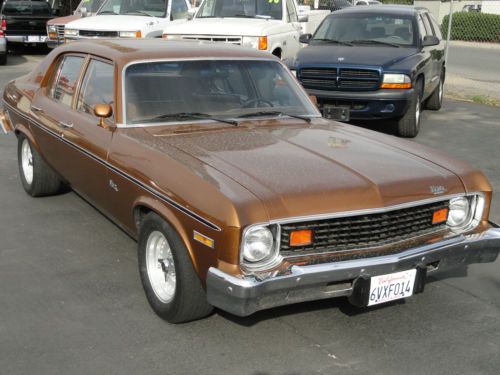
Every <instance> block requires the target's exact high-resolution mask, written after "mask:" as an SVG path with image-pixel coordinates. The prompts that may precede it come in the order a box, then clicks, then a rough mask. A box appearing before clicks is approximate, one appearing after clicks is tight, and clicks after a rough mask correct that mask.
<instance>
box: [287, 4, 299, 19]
mask: <svg viewBox="0 0 500 375" xmlns="http://www.w3.org/2000/svg"><path fill="white" fill-rule="evenodd" d="M286 10H287V15H286V21H287V22H298V21H299V19H298V18H297V11H296V10H295V4H294V3H293V0H286Z"/></svg>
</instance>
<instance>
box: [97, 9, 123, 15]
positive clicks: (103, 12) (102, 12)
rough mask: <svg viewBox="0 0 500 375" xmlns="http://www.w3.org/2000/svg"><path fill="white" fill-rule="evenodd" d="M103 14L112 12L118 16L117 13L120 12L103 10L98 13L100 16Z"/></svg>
mask: <svg viewBox="0 0 500 375" xmlns="http://www.w3.org/2000/svg"><path fill="white" fill-rule="evenodd" d="M101 14H112V15H114V16H117V15H118V13H115V12H113V11H112V10H103V11H101V12H99V13H97V15H98V16H100V15H101Z"/></svg>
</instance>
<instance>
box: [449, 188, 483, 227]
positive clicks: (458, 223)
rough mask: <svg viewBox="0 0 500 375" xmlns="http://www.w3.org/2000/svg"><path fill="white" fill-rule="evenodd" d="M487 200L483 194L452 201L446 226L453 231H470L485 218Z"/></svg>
mask: <svg viewBox="0 0 500 375" xmlns="http://www.w3.org/2000/svg"><path fill="white" fill-rule="evenodd" d="M484 204H485V199H484V196H483V195H482V194H478V195H472V196H468V197H457V198H452V199H450V206H449V212H448V220H447V222H446V224H447V225H448V226H449V227H450V228H451V229H452V230H469V229H472V228H474V227H476V226H477V225H478V224H479V222H480V221H481V219H482V217H483V211H484Z"/></svg>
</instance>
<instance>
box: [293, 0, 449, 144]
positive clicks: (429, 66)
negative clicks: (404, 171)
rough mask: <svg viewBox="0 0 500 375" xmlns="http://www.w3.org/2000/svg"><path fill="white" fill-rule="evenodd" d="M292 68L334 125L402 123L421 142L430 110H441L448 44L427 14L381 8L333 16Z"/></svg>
mask: <svg viewBox="0 0 500 375" xmlns="http://www.w3.org/2000/svg"><path fill="white" fill-rule="evenodd" d="M301 42H302V43H307V44H309V45H308V46H307V47H306V48H303V49H302V50H301V51H300V52H299V53H298V54H297V56H296V58H295V60H294V61H288V62H287V64H288V66H289V68H290V69H291V70H292V71H294V72H295V74H296V76H297V78H298V80H299V81H300V82H301V84H302V85H303V86H304V88H305V89H306V90H307V91H308V92H309V94H310V95H314V96H316V98H317V101H318V106H319V108H320V110H321V111H322V113H323V115H324V116H325V117H327V118H331V119H335V120H339V121H349V120H380V119H394V120H395V125H396V132H397V134H398V135H400V136H403V137H415V136H416V135H417V133H418V131H419V127H420V113H421V110H422V109H423V108H424V107H425V108H428V109H432V110H438V109H440V108H441V103H442V100H443V83H444V78H445V60H444V49H445V45H444V42H443V41H442V36H441V32H440V30H439V26H438V25H437V23H436V21H435V20H434V18H433V17H432V15H431V14H430V13H429V11H428V10H427V9H425V8H414V7H410V6H393V5H376V6H367V7H350V8H346V9H342V10H339V11H337V12H335V13H332V14H331V15H329V16H328V17H326V18H325V20H324V21H323V22H322V23H321V25H320V26H319V27H318V29H317V30H316V32H315V33H314V35H311V34H305V35H302V36H301Z"/></svg>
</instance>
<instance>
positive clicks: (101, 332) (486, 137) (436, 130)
mask: <svg viewBox="0 0 500 375" xmlns="http://www.w3.org/2000/svg"><path fill="white" fill-rule="evenodd" d="M38 58H39V57H32V56H28V57H20V56H19V57H18V58H16V57H13V58H12V59H11V62H12V64H14V65H12V66H11V67H9V68H8V69H5V68H3V67H2V68H0V91H2V88H3V86H4V84H5V83H6V82H7V81H8V80H10V79H12V78H14V77H15V76H17V75H19V74H21V73H23V72H26V71H28V70H29V69H31V67H32V66H33V64H34V63H35V61H36V60H37V59H38ZM499 116H500V109H499V108H493V107H485V106H480V105H476V104H472V103H462V102H455V101H449V100H447V101H445V104H444V107H443V109H442V110H441V111H440V112H424V113H423V127H422V132H421V134H420V135H419V136H418V137H417V138H416V141H417V142H420V143H424V144H427V145H430V146H434V147H438V148H440V149H443V150H446V151H448V152H449V153H451V154H452V155H454V156H457V157H460V158H462V159H465V160H468V161H469V162H471V163H472V164H473V165H475V166H477V167H479V168H481V169H482V170H484V171H485V173H486V174H487V175H488V177H489V178H490V180H491V182H492V184H493V187H494V189H495V190H496V191H500V166H499V165H498V161H499V160H500V149H499V147H498V134H499V131H500V123H499V121H498V118H499ZM0 197H1V198H0V239H1V242H0V373H1V374H39V375H42V374H50V375H54V374H75V375H76V374H120V375H125V374H231V375H232V374H251V375H267V374H269V375H274V374H279V375H285V374H287V375H299V374H301V375H308V374H398V375H399V374H403V373H404V374H453V375H455V374H468V375H469V374H492V375H496V374H498V371H499V368H500V272H499V271H500V260H497V262H495V263H491V264H483V265H474V266H471V267H470V268H469V272H468V277H466V278H465V277H463V276H465V274H463V273H460V272H459V273H456V274H454V276H453V277H452V278H450V279H447V280H445V281H442V280H438V281H435V282H432V283H429V284H428V285H427V286H426V290H425V293H423V294H419V295H415V296H413V297H411V298H410V299H407V300H405V301H402V302H399V303H394V304H390V305H385V306H379V307H375V308H370V309H357V308H354V307H352V306H350V305H349V304H348V303H347V302H346V301H345V300H344V299H340V300H330V301H320V302H312V303H303V304H299V305H293V306H287V307H283V308H278V309H273V310H269V311H264V312H260V313H257V314H255V315H254V316H251V317H248V318H245V319H242V318H236V317H233V316H231V315H229V314H227V313H224V312H222V311H216V313H215V314H213V315H212V316H210V317H209V318H207V319H204V320H200V321H197V322H192V323H188V324H183V325H169V324H167V323H165V322H164V321H162V320H160V319H159V318H157V317H156V315H155V314H154V313H153V312H152V311H151V309H150V308H149V306H148V304H147V302H146V299H145V297H144V295H143V291H142V287H141V285H140V281H139V275H138V271H137V261H136V244H135V243H134V241H132V240H131V239H130V238H129V237H127V235H125V234H124V233H123V232H122V231H121V230H120V229H118V228H117V227H116V226H115V225H114V224H112V223H111V222H110V221H108V220H107V219H106V218H105V217H103V216H102V215H101V214H100V213H98V212H97V211H96V210H95V209H94V208H92V207H91V206H90V205H89V204H87V203H86V202H85V201H83V200H82V199H81V198H79V197H78V196H77V195H75V194H74V193H67V194H64V195H60V196H55V197H49V198H39V199H33V198H30V197H29V196H27V195H26V194H25V193H24V192H23V190H22V187H21V183H20V181H19V177H18V170H17V161H16V140H15V138H14V136H12V135H8V136H0ZM491 216H492V219H494V220H496V221H499V222H500V196H499V195H496V196H495V197H494V205H493V209H492V215H491Z"/></svg>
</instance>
